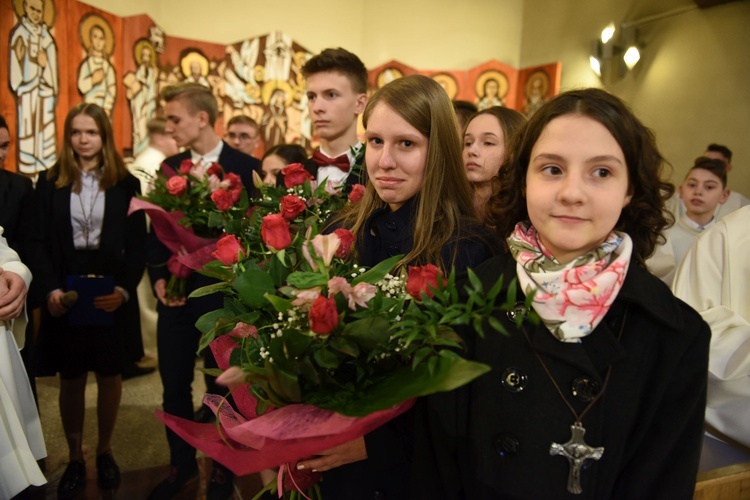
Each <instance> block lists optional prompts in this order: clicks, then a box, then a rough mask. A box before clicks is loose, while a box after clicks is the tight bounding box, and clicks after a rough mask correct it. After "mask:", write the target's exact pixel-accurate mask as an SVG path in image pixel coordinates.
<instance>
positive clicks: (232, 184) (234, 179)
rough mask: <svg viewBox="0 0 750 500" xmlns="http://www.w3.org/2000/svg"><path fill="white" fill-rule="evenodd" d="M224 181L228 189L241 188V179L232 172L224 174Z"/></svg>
mask: <svg viewBox="0 0 750 500" xmlns="http://www.w3.org/2000/svg"><path fill="white" fill-rule="evenodd" d="M214 165H215V164H214ZM224 180H225V181H229V189H234V188H236V187H237V186H242V179H241V178H240V176H239V175H237V174H234V173H232V172H227V173H226V174H224Z"/></svg>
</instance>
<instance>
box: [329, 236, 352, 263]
mask: <svg viewBox="0 0 750 500" xmlns="http://www.w3.org/2000/svg"><path fill="white" fill-rule="evenodd" d="M333 232H334V234H336V235H337V236H338V237H339V239H340V240H341V246H340V247H339V248H338V250H336V257H338V258H339V259H347V258H348V257H349V255H350V254H351V253H352V244H354V235H353V234H352V232H351V231H349V230H348V229H343V228H339V229H336V230H334V231H333Z"/></svg>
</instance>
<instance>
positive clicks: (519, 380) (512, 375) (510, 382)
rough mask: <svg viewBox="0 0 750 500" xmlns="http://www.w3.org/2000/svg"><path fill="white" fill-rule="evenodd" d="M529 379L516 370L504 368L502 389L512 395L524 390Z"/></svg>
mask: <svg viewBox="0 0 750 500" xmlns="http://www.w3.org/2000/svg"><path fill="white" fill-rule="evenodd" d="M528 381H529V377H527V376H526V374H525V373H524V372H523V371H522V370H519V369H518V368H506V369H505V371H504V372H503V374H502V379H501V382H502V384H503V388H504V389H505V390H506V391H508V392H512V393H514V394H515V393H518V392H521V391H523V390H524V389H526V384H527V383H528Z"/></svg>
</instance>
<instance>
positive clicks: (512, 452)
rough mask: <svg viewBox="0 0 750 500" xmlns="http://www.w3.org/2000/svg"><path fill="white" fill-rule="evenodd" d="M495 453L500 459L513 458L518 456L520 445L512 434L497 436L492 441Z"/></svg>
mask: <svg viewBox="0 0 750 500" xmlns="http://www.w3.org/2000/svg"><path fill="white" fill-rule="evenodd" d="M493 444H494V446H495V451H496V452H497V454H498V455H500V456H501V457H515V456H516V455H518V448H519V446H520V444H519V443H518V439H516V437H515V436H513V435H512V434H498V435H497V436H495V438H494V440H493Z"/></svg>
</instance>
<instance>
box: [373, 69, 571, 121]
mask: <svg viewBox="0 0 750 500" xmlns="http://www.w3.org/2000/svg"><path fill="white" fill-rule="evenodd" d="M560 68H561V65H560V63H552V64H547V65H544V66H534V67H531V68H525V69H523V70H520V71H519V70H517V69H516V68H513V67H512V66H509V65H507V64H504V63H501V62H499V61H487V62H486V63H483V64H481V65H479V66H476V67H474V68H471V69H469V70H468V71H455V70H438V71H424V70H418V69H415V68H412V67H409V66H407V65H405V64H403V63H401V62H399V61H390V62H388V63H386V64H383V65H382V66H379V67H377V68H375V69H372V70H370V71H369V80H370V85H371V86H372V88H373V89H378V88H380V87H382V86H383V85H385V84H386V83H388V82H390V81H393V80H395V79H396V78H400V77H402V76H406V75H412V74H415V73H417V74H420V75H425V76H429V77H430V78H432V79H433V80H435V81H436V82H438V83H439V84H440V85H441V86H442V87H443V88H444V89H445V91H446V93H447V94H448V96H449V97H450V98H451V99H453V100H461V101H469V102H473V103H474V104H476V106H477V108H479V109H480V110H482V109H486V108H489V107H492V106H506V107H509V108H513V109H516V110H518V111H521V112H522V113H524V114H525V115H526V116H531V115H532V114H533V113H534V112H535V111H536V110H537V109H539V108H540V107H541V105H542V104H544V103H545V102H547V101H548V100H549V99H550V98H551V97H552V96H554V95H555V94H557V92H559V90H560V76H561V75H560Z"/></svg>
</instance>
